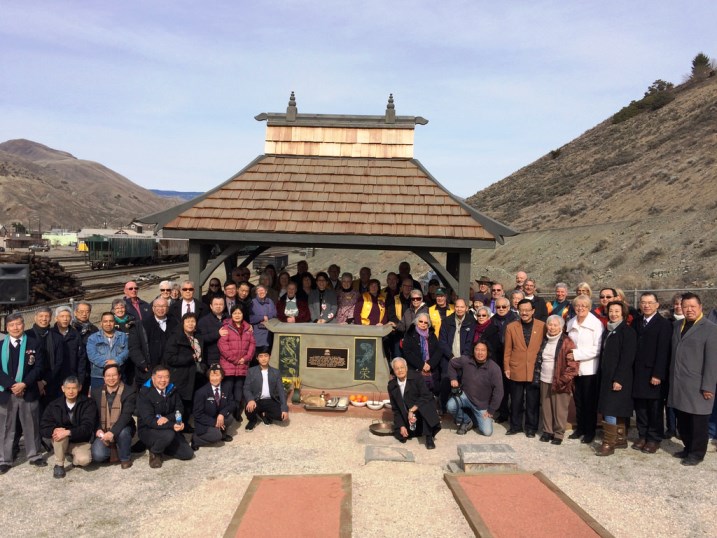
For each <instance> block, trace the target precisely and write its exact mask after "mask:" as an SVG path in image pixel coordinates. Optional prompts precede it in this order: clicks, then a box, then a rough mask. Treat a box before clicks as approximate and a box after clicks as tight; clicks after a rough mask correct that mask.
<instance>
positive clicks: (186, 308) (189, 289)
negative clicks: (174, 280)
mask: <svg viewBox="0 0 717 538" xmlns="http://www.w3.org/2000/svg"><path fill="white" fill-rule="evenodd" d="M180 291H181V293H182V299H181V300H179V301H176V302H174V303H172V306H170V307H169V316H170V317H173V318H174V319H176V320H177V321H179V320H180V319H182V316H183V315H184V314H187V313H189V312H191V313H193V314H196V315H197V319H200V318H201V317H202V316H204V314H206V313H207V312H208V309H207V305H205V304H204V303H203V302H202V301H199V300H197V299H195V298H194V282H192V281H191V280H185V281H184V282H182V287H181V288H180Z"/></svg>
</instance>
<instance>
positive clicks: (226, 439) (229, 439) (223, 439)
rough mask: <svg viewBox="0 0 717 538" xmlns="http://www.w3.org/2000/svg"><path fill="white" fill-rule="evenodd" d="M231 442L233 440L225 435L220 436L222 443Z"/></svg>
mask: <svg viewBox="0 0 717 538" xmlns="http://www.w3.org/2000/svg"><path fill="white" fill-rule="evenodd" d="M233 440H234V438H233V437H232V436H231V435H229V434H227V433H225V434H224V435H223V436H222V441H224V442H225V443H231V442H232V441H233Z"/></svg>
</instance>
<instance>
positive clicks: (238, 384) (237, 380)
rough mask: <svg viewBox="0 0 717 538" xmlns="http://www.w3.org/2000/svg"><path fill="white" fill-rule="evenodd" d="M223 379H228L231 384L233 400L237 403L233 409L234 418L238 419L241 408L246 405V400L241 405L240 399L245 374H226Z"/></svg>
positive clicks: (241, 397) (242, 392)
mask: <svg viewBox="0 0 717 538" xmlns="http://www.w3.org/2000/svg"><path fill="white" fill-rule="evenodd" d="M224 381H225V382H227V381H228V382H229V385H230V386H231V391H232V394H233V395H234V401H235V402H236V403H237V407H236V409H235V410H234V418H236V419H237V420H239V419H240V418H241V412H242V409H244V405H246V402H244V405H242V400H243V399H244V381H246V376H243V375H228V376H226V377H225V378H224Z"/></svg>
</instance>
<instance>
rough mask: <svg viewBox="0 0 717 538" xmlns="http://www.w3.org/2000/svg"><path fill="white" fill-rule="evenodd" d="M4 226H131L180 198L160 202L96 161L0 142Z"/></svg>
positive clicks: (39, 146) (30, 144)
mask: <svg viewBox="0 0 717 538" xmlns="http://www.w3.org/2000/svg"><path fill="white" fill-rule="evenodd" d="M0 189H2V193H3V197H2V206H0V223H2V224H5V225H7V224H9V223H11V222H14V221H20V222H23V223H26V224H27V219H28V218H29V217H36V216H40V217H41V219H42V224H43V228H47V227H49V226H50V225H52V224H54V225H58V226H61V227H63V228H68V229H75V228H80V227H100V226H101V225H102V224H103V222H105V221H107V222H108V223H111V224H113V225H119V224H126V223H128V222H130V221H131V220H132V219H133V218H135V217H137V216H139V215H144V214H147V213H152V212H155V211H161V210H162V209H166V208H167V207H171V206H173V205H175V204H177V203H179V200H168V199H166V198H161V197H159V196H157V195H155V194H153V193H152V192H150V191H148V190H147V189H144V188H142V187H140V186H139V185H136V184H135V183H132V182H131V181H130V180H129V179H127V178H126V177H124V176H121V175H120V174H118V173H116V172H114V171H112V170H110V169H109V168H107V167H105V166H102V165H101V164H98V163H96V162H92V161H85V160H81V159H77V158H75V157H73V156H72V155H70V154H69V153H66V152H64V151H58V150H55V149H51V148H48V147H47V146H43V145H42V144H38V143H36V142H32V141H30V140H9V141H7V142H4V143H2V144H0Z"/></svg>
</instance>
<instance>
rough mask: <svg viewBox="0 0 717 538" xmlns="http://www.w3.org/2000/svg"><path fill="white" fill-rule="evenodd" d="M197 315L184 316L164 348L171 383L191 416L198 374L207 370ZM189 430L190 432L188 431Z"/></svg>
mask: <svg viewBox="0 0 717 538" xmlns="http://www.w3.org/2000/svg"><path fill="white" fill-rule="evenodd" d="M196 329H197V315H196V314H193V313H191V312H189V313H187V314H184V316H182V322H181V323H180V325H179V327H177V329H176V330H175V331H174V333H172V334H171V335H170V336H169V339H168V340H167V345H166V347H165V348H164V363H165V364H166V365H167V366H169V371H170V381H171V382H172V383H173V384H174V386H175V387H177V394H178V395H179V397H180V398H181V399H182V405H184V411H185V414H187V415H189V413H190V411H191V409H192V407H193V406H192V400H193V397H194V380H195V377H196V375H197V372H198V371H200V369H201V370H206V368H204V365H205V363H204V361H203V358H202V337H201V335H200V334H198V333H197V332H196ZM184 422H185V424H186V426H185V428H184V432H185V433H191V432H192V431H193V430H192V429H191V428H190V427H189V418H188V416H187V417H186V418H185V419H184ZM188 430H189V431H188Z"/></svg>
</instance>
